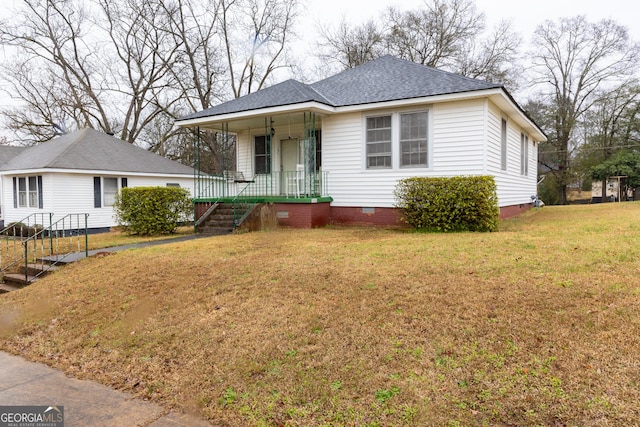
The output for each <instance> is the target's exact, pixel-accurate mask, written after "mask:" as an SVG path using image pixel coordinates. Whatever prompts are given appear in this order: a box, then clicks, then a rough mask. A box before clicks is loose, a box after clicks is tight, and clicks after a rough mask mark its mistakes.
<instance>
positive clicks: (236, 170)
mask: <svg viewBox="0 0 640 427" xmlns="http://www.w3.org/2000/svg"><path fill="white" fill-rule="evenodd" d="M249 114H250V113H249ZM321 123H322V117H321V115H320V114H318V113H317V112H315V111H294V112H291V111H289V112H286V113H281V114H273V115H269V116H264V115H256V116H253V117H251V116H250V117H247V113H245V114H243V115H242V117H238V118H231V117H226V118H224V117H218V118H216V120H211V121H209V122H203V121H200V123H198V126H197V128H196V138H195V147H194V166H195V167H194V170H195V177H194V180H195V182H194V193H195V194H194V203H195V206H196V208H195V218H196V221H198V220H200V219H201V218H202V217H203V216H205V215H209V213H208V210H209V208H210V207H213V206H215V205H216V204H220V203H225V204H230V205H232V206H233V211H234V227H237V226H239V225H240V224H241V223H242V222H243V221H244V220H245V218H246V217H247V216H249V215H250V212H251V207H252V206H255V205H256V204H260V203H262V204H264V203H267V204H271V205H275V206H276V207H278V206H280V208H277V209H276V210H277V212H276V215H277V216H278V218H279V220H280V222H282V223H285V224H287V223H290V222H296V220H295V218H292V215H300V214H302V215H306V214H304V213H302V211H303V210H304V209H301V207H300V205H304V204H309V205H310V204H314V205H315V204H326V206H327V209H324V208H323V209H321V210H322V211H323V212H324V211H326V212H327V219H326V221H322V220H317V219H316V220H314V221H312V222H313V223H322V222H324V223H327V222H328V220H329V218H328V216H329V214H328V212H329V209H328V206H329V203H330V202H331V201H332V199H331V196H330V192H329V171H327V170H323V168H322V130H321ZM212 147H215V150H216V152H215V153H211V148H212ZM207 150H208V151H209V152H207ZM212 154H213V155H214V156H216V162H215V165H214V167H212V162H208V161H207V159H206V158H205V155H212ZM289 205H293V206H296V208H294V209H291V208H289V207H286V206H289ZM240 206H242V208H239V207H240ZM282 206H285V208H282ZM205 208H206V209H205ZM307 210H308V212H312V213H311V216H314V217H316V216H317V212H318V207H317V206H316V207H313V208H309V209H307Z"/></svg>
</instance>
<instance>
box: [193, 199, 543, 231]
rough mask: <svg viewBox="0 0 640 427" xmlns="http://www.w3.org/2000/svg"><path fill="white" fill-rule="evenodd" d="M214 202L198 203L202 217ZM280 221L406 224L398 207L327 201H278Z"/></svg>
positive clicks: (509, 212)
mask: <svg viewBox="0 0 640 427" xmlns="http://www.w3.org/2000/svg"><path fill="white" fill-rule="evenodd" d="M210 206H211V203H198V204H197V205H196V218H199V217H200V216H201V215H202V214H204V212H206V210H207V209H208V208H209V207H210ZM532 207H533V204H532V203H524V204H521V205H512V206H504V207H501V208H500V219H506V218H511V217H513V216H516V215H519V214H521V213H522V212H525V211H527V210H529V209H531V208H532ZM271 210H272V211H273V214H274V215H275V218H276V220H277V223H278V225H284V226H287V227H293V228H314V227H323V226H325V225H327V224H336V225H372V226H381V227H406V226H407V225H406V224H405V223H404V222H403V221H402V219H401V218H402V216H401V213H400V211H399V210H398V209H395V208H361V207H338V206H331V204H330V203H329V202H323V203H274V204H273V206H272V207H271Z"/></svg>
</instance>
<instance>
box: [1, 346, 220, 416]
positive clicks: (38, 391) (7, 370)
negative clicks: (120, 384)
mask: <svg viewBox="0 0 640 427" xmlns="http://www.w3.org/2000/svg"><path fill="white" fill-rule="evenodd" d="M29 405H39V406H56V405H57V406H63V407H64V426H65V427H75V426H78V427H80V426H82V427H84V426H94V427H97V426H105V427H114V426H145V427H174V426H190V427H191V426H193V427H200V426H211V425H212V424H210V423H209V422H208V421H206V420H203V419H201V418H197V417H194V416H190V415H185V414H181V413H178V412H170V411H168V410H166V409H164V408H163V407H162V406H160V405H158V404H156V403H152V402H147V401H143V400H140V399H135V398H133V397H132V396H131V395H129V394H127V393H123V392H120V391H115V390H112V389H110V388H108V387H105V386H103V385H101V384H98V383H94V382H92V381H83V380H78V379H75V378H69V377H67V376H65V375H64V374H63V373H62V372H59V371H56V370H55V369H52V368H50V367H48V366H46V365H44V364H42V363H33V362H29V361H26V360H24V359H23V358H21V357H18V356H13V355H10V354H8V353H4V352H0V406H29Z"/></svg>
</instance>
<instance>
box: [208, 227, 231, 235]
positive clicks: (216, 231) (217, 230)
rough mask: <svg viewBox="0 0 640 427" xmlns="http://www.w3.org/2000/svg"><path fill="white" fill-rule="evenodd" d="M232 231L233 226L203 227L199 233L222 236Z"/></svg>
mask: <svg viewBox="0 0 640 427" xmlns="http://www.w3.org/2000/svg"><path fill="white" fill-rule="evenodd" d="M232 232H233V227H203V228H201V229H200V233H201V234H206V235H208V236H223V235H226V234H231V233H232Z"/></svg>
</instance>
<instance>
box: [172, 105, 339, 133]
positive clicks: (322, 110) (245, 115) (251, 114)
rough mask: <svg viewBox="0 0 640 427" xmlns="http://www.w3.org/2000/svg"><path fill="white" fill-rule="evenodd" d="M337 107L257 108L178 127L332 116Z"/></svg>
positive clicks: (203, 119)
mask: <svg viewBox="0 0 640 427" xmlns="http://www.w3.org/2000/svg"><path fill="white" fill-rule="evenodd" d="M335 110H336V109H335V107H332V106H330V105H326V104H322V103H320V102H315V101H312V102H303V103H300V104H288V105H278V106H275V107H269V108H257V109H255V110H245V111H238V112H235V113H228V114H219V115H216V116H206V117H198V118H194V119H187V120H177V121H176V125H178V126H180V127H185V128H187V127H196V126H199V127H203V128H209V127H211V128H215V127H216V125H219V124H221V123H225V122H233V121H236V120H246V119H254V118H257V117H268V116H276V115H279V114H290V113H302V112H305V111H306V112H314V113H319V114H332V113H334V112H335Z"/></svg>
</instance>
